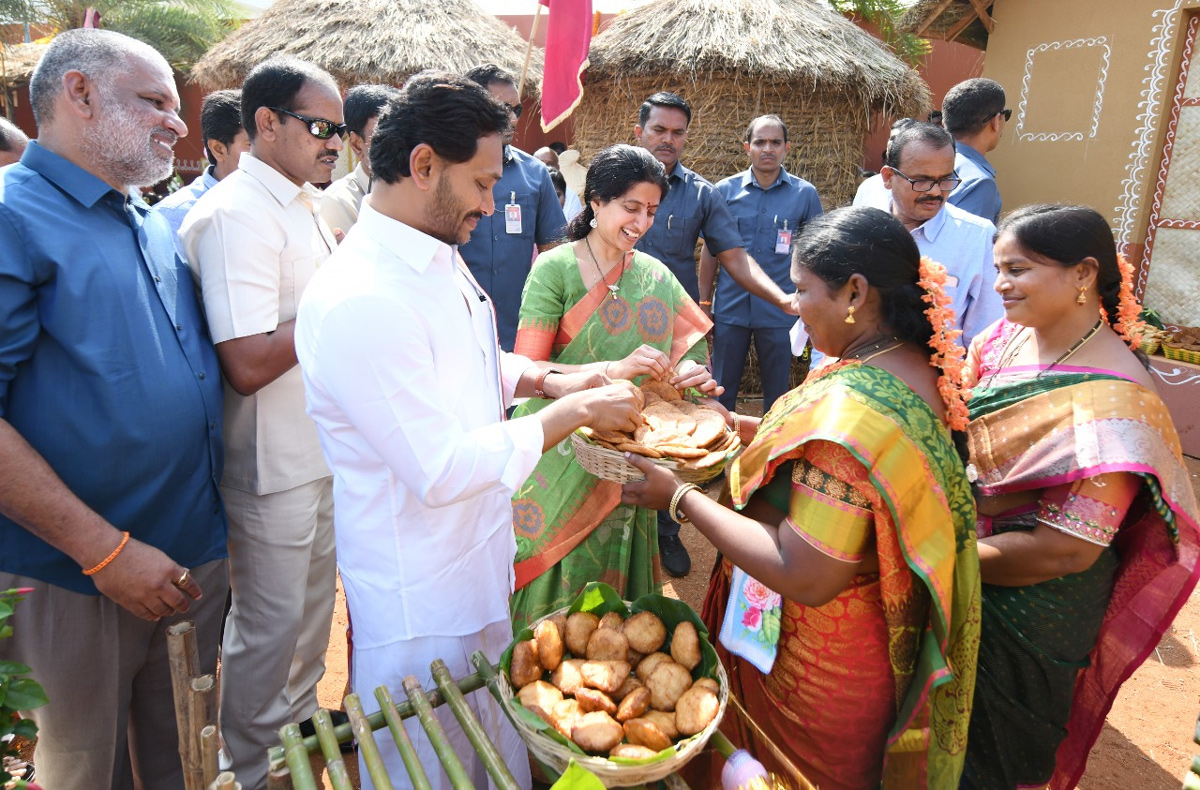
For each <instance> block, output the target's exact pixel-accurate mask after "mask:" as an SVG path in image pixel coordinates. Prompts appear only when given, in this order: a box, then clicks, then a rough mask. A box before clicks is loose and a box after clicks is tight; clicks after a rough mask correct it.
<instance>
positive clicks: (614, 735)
mask: <svg viewBox="0 0 1200 790" xmlns="http://www.w3.org/2000/svg"><path fill="white" fill-rule="evenodd" d="M623 737H625V731H624V729H622V727H621V725H620V724H618V723H617V721H616V719H614V718H613V717H612V716H609V715H608V714H607V713H605V712H604V711H599V710H597V711H592V712H591V713H585V714H583V715H582V716H580V717H579V720H578V721H576V722H575V726H574V727H572V728H571V740H573V741H575V743H576V745H577V746H579V748H580V749H583V750H584V751H585V752H592V753H608V752H609V751H611V750H612V748H613V747H614V746H616V745H617V744H618V743H620V742H621V739H622V738H623Z"/></svg>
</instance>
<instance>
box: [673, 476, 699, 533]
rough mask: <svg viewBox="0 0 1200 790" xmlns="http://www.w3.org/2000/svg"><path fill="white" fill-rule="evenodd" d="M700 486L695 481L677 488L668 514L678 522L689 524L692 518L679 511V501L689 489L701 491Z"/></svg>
mask: <svg viewBox="0 0 1200 790" xmlns="http://www.w3.org/2000/svg"><path fill="white" fill-rule="evenodd" d="M699 490H700V486H698V485H696V484H695V483H684V484H682V485H681V486H679V488H676V489H675V495H674V496H672V497H671V505H670V507H668V508H667V515H669V516H670V517H671V519H672V520H673V521H675V523H677V524H689V523H691V519H689V518H688V517H687V516H685V515H683V514H682V513H680V512H679V503H680V502H682V501H683V498H684V497H685V496H686V495H687V493H688V492H689V491H699Z"/></svg>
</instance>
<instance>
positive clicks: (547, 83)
mask: <svg viewBox="0 0 1200 790" xmlns="http://www.w3.org/2000/svg"><path fill="white" fill-rule="evenodd" d="M539 2H540V3H541V4H542V5H544V6H546V7H547V8H549V9H550V22H549V24H548V25H547V26H546V72H545V74H544V76H543V77H542V131H544V132H548V131H550V130H551V129H553V128H554V127H555V126H558V125H559V124H560V123H562V122H563V121H564V120H566V118H567V117H568V116H569V115H570V114H571V113H572V111H574V109H575V108H576V107H577V106H579V102H580V100H581V99H583V82H582V81H581V79H580V78H581V76H582V75H583V70H584V69H586V68H587V66H588V47H589V46H591V43H592V0H539Z"/></svg>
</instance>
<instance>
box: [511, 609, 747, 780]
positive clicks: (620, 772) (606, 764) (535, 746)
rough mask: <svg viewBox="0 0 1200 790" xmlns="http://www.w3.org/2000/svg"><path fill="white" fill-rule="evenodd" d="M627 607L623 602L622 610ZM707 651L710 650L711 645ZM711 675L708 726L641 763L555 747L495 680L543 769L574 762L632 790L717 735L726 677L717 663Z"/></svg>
mask: <svg viewBox="0 0 1200 790" xmlns="http://www.w3.org/2000/svg"><path fill="white" fill-rule="evenodd" d="M629 605H630V604H629V602H628V601H627V602H626V606H629ZM571 608H573V607H565V608H563V609H559V610H558V611H556V612H551V613H550V614H548V615H546V616H545V617H543V618H541V619H540V620H537V621H536V622H534V623H533V625H534V626H535V627H536V626H537V624H538V623H540V622H542V620H546V619H548V618H550V617H553V616H554V615H556V614H564V615H565V614H567V613H568V612H569V611H570V609H571ZM648 611H653V609H652V608H651V609H649V610H648ZM701 640H702V642H703V641H704V636H703V634H701ZM708 647H709V649H711V645H709V646H708ZM712 674H713V680H716V681H717V683H718V684H719V685H720V687H721V688H720V691H719V692H718V693H717V699H718V700H720V707H719V708H718V710H717V716H716V718H715V719H713V720H712V721H711V722H709V724H708V726H707V727H705V728H704V729H703V730H701V731H700V732H698V733H696V734H695V735H693V736H691V737H690V738H685V739H683V740H681V741H679V742H678V743H676V744H675V745H673V746H672V747H670V750H664V752H666V751H671V752H672V754H670V756H668V757H665V758H664V757H663V754H664V752H659V753H658V754H657V755H655V756H654V757H648V758H646V759H645V760H630V759H625V758H616V759H607V758H605V757H594V756H591V755H585V754H580V753H579V752H577V751H574V750H572V749H571V748H569V747H567V746H565V745H563V744H561V743H559V742H558V741H556V740H554V739H553V738H552V737H550V736H549V735H546V734H545V732H543V731H541V730H539V729H538V728H537V727H535V726H533V725H532V724H530V723H529V722H528V721H526V719H525V718H524V717H523V716H522V715H519V714H518V715H514V714H516V713H517V711H520V712H521V713H523V714H526V715H528V716H531V717H532V714H531V713H529V711H527V710H525V709H524V708H522V707H521V705H520V703H519V702H517V701H516V698H515V695H514V694H513V689H512V684H511V683H510V682H509V679H508V673H507V672H500V673H499V677H498V680H499V691H500V698H501V699H502V700H503V701H504V704H505V706H506V707H508V708H510V709H511V710H509V711H508V713H509V719H510V720H511V721H512V723H513V726H514V727H516V730H517V732H518V733H519V734H520V736H521V739H522V740H524V741H525V745H526V746H527V747H529V751H530V752H532V753H533V756H534V757H536V758H537V759H538V760H540V761H541V762H542V763H543V764H544V765H546V766H548V767H550V768H552V769H554V770H555V771H558V772H559V773H561V772H563V771H565V770H566V769H567V766H568V764H569V763H570V762H571V761H572V760H574V761H575V764H576V765H579V766H580V767H582V768H586V769H587V770H589V771H591V772H592V773H593V774H595V776H596V778H597V779H599V780H600V782H601V783H602V784H603V785H604V786H605V787H636V786H638V785H643V784H646V783H647V782H656V781H658V780H659V779H664V778H666V777H667V776H670V775H671V774H673V773H675V772H676V771H678V770H679V769H680V768H682V767H683V766H684V765H686V764H687V763H688V761H689V760H691V759H692V758H693V757H695V756H696V755H697V754H699V753H700V752H701V751H703V750H704V746H705V744H707V743H708V739H709V738H710V737H712V734H713V733H714V732H716V731H717V727H718V726H719V725H720V724H721V719H722V718H723V717H724V716H725V708H726V706H727V705H728V704H729V677H728V676H727V675H726V674H725V668H724V667H723V666H722V665H721V662H720V661H717V662H715V667H714V671H713V673H712Z"/></svg>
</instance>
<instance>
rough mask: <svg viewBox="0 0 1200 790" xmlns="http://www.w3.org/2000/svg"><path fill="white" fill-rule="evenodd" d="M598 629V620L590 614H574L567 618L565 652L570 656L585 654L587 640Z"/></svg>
mask: <svg viewBox="0 0 1200 790" xmlns="http://www.w3.org/2000/svg"><path fill="white" fill-rule="evenodd" d="M599 627H600V618H599V617H597V616H596V615H594V614H592V613H591V612H576V613H575V614H573V615H571V616H570V617H568V618H567V630H566V635H567V637H566V638H567V650H570V651H571V654H572V655H576V656H583V655H586V654H587V644H588V639H590V638H591V636H592V632H593V631H595V630H596V629H597V628H599Z"/></svg>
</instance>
